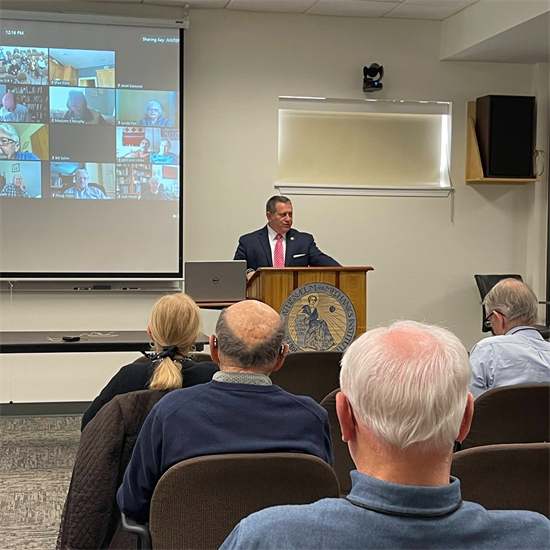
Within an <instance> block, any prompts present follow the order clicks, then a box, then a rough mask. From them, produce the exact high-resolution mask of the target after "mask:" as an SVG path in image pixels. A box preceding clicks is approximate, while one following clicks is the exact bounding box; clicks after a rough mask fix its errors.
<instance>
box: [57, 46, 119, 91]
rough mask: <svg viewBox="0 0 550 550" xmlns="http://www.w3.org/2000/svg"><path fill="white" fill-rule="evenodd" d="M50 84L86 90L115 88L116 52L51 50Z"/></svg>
mask: <svg viewBox="0 0 550 550" xmlns="http://www.w3.org/2000/svg"><path fill="white" fill-rule="evenodd" d="M49 67H50V83H51V84H52V85H55V86H81V87H84V88H114V87H115V52H112V51H103V50H72V49H71V50H69V49H58V48H50V57H49Z"/></svg>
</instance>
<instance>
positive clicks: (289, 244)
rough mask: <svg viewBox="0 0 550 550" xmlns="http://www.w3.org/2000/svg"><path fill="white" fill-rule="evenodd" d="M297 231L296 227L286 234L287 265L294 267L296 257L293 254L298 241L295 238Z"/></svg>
mask: <svg viewBox="0 0 550 550" xmlns="http://www.w3.org/2000/svg"><path fill="white" fill-rule="evenodd" d="M295 233H296V231H295V230H294V229H290V230H289V231H288V233H287V234H286V252H285V266H286V267H292V266H293V265H294V259H293V258H292V254H293V253H294V243H295V242H296V241H295V240H294V236H295Z"/></svg>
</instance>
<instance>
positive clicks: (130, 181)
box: [116, 163, 180, 201]
mask: <svg viewBox="0 0 550 550" xmlns="http://www.w3.org/2000/svg"><path fill="white" fill-rule="evenodd" d="M116 185H117V198H119V199H136V200H165V201H173V200H177V199H178V198H179V196H180V183H179V166H163V165H155V164H147V163H136V164H117V165H116Z"/></svg>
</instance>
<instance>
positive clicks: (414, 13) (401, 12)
mask: <svg viewBox="0 0 550 550" xmlns="http://www.w3.org/2000/svg"><path fill="white" fill-rule="evenodd" d="M462 9H464V6H450V5H448V4H444V5H423V4H410V3H409V2H405V3H403V4H400V5H399V6H398V7H397V8H395V9H394V10H392V11H391V12H390V13H388V14H387V15H385V17H387V18H395V19H433V20H436V21H442V20H443V19H446V18H447V17H450V16H451V15H453V14H455V13H457V12H459V11H460V10H462Z"/></svg>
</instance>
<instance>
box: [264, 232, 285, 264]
mask: <svg viewBox="0 0 550 550" xmlns="http://www.w3.org/2000/svg"><path fill="white" fill-rule="evenodd" d="M278 234H279V233H277V232H276V231H275V230H274V229H272V227H271V226H270V225H269V224H267V237H268V239H269V246H270V247H271V261H272V263H273V265H275V258H274V256H275V245H276V244H277V235H278ZM281 237H282V239H281V242H282V243H283V255H284V257H285V264H286V235H281Z"/></svg>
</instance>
